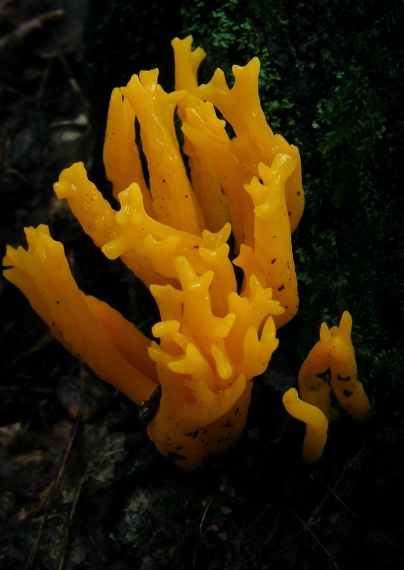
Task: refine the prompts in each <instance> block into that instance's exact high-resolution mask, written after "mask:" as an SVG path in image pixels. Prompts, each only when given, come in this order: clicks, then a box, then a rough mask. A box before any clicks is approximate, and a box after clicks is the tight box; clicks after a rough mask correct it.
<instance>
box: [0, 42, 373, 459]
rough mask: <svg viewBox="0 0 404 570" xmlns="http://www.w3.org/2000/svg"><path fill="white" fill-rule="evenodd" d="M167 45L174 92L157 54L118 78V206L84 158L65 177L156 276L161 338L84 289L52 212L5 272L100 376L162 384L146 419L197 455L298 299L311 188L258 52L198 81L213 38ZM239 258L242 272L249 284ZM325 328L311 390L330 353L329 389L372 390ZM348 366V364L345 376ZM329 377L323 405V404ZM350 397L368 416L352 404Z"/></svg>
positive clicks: (108, 163) (241, 407)
mask: <svg viewBox="0 0 404 570" xmlns="http://www.w3.org/2000/svg"><path fill="white" fill-rule="evenodd" d="M172 45H173V48H174V55H175V91H173V92H172V93H166V92H165V91H164V90H163V88H162V87H161V86H160V85H159V84H158V70H157V69H155V70H152V71H142V72H140V73H139V75H134V76H133V77H132V78H131V79H130V81H129V83H128V84H127V86H126V87H121V88H116V89H114V91H113V92H112V96H111V102H110V107H109V112H108V121H107V129H106V138H105V146H104V164H105V170H106V175H107V178H108V180H110V181H111V182H112V185H113V192H114V196H115V198H116V199H117V201H118V202H119V206H120V207H119V209H118V210H115V209H114V208H113V207H112V206H111V204H110V203H109V202H108V201H107V200H105V199H104V198H103V196H102V195H101V193H100V192H99V191H98V189H97V188H96V187H95V185H94V184H93V183H91V182H90V181H89V180H88V178H87V173H86V170H85V168H84V165H83V164H82V163H76V164H73V165H72V166H71V167H70V168H67V169H65V170H63V172H62V173H61V175H60V178H59V181H58V182H57V183H56V184H55V192H56V194H57V196H58V198H60V199H62V198H65V199H67V202H68V204H69V207H70V209H71V211H72V212H73V214H74V215H75V216H76V218H77V219H78V220H79V222H80V224H81V225H82V227H83V230H84V231H85V232H86V233H87V234H88V235H89V236H90V237H91V238H92V240H93V241H94V243H95V244H96V245H97V246H98V247H100V248H101V250H102V251H103V253H104V254H105V256H106V257H107V258H108V259H117V258H120V259H121V260H122V261H123V263H125V264H126V266H127V267H128V268H129V269H131V270H132V271H133V272H134V274H135V275H136V276H137V277H138V278H139V279H141V280H142V281H143V283H145V285H146V286H147V287H149V288H150V291H151V293H152V295H153V297H154V298H155V300H156V303H157V305H158V308H159V310H160V315H161V321H160V322H158V323H156V324H155V325H154V327H153V329H152V332H153V335H154V337H155V338H156V339H158V341H159V342H155V341H150V340H149V339H148V338H147V337H146V336H145V335H143V334H142V333H141V332H140V331H139V330H138V329H137V328H136V327H135V326H134V325H133V324H132V323H130V322H128V321H127V320H126V319H125V318H124V317H123V316H122V315H121V314H120V313H118V312H117V311H115V310H114V309H113V308H112V307H110V306H109V305H108V304H106V303H104V302H103V301H100V300H98V299H96V298H95V297H92V296H90V295H85V294H84V293H83V292H81V291H80V290H79V288H78V286H77V284H76V282H75V281H74V278H73V276H72V274H71V271H70V268H69V265H68V262H67V260H66V257H65V253H64V249H63V246H62V244H61V243H60V242H57V241H54V240H53V239H52V238H51V236H50V234H49V229H48V227H47V226H44V225H41V226H39V227H37V228H32V227H30V228H26V230H25V231H26V236H27V242H28V248H27V250H25V249H23V248H22V247H19V248H18V249H14V248H12V247H8V249H7V254H6V256H5V258H4V264H5V265H6V266H7V267H8V269H6V270H5V272H4V274H5V276H6V278H7V279H8V280H9V281H11V282H12V283H14V284H15V285H16V286H17V287H19V288H20V289H21V290H22V291H23V293H24V294H25V295H26V296H27V297H28V299H29V301H30V303H31V305H32V306H33V308H34V309H35V310H36V312H37V313H38V314H39V315H40V316H41V317H42V319H43V320H44V321H45V322H46V323H47V325H48V326H49V328H50V330H51V331H52V333H53V334H54V336H55V337H56V339H57V340H59V341H60V342H61V343H62V344H63V345H64V346H65V347H66V348H67V349H68V350H69V351H71V352H72V353H73V354H75V355H76V356H77V357H78V358H80V359H82V360H83V361H84V362H86V363H87V364H88V366H90V367H91V368H92V369H93V370H94V372H95V373H96V374H97V375H98V376H99V377H100V378H102V379H103V380H105V381H107V382H109V383H111V384H113V385H114V386H115V387H116V388H118V389H119V390H121V391H122V392H124V393H125V394H126V395H127V396H128V397H129V398H131V399H132V400H133V401H134V402H136V403H138V404H140V403H141V402H143V401H145V400H148V399H149V398H150V396H151V395H152V393H153V392H154V391H155V390H156V388H157V387H158V386H159V385H160V386H161V390H162V396H161V401H160V405H159V408H158V412H157V414H156V416H155V418H154V419H153V420H152V421H151V423H150V424H149V427H148V434H149V436H150V438H151V440H152V441H153V442H154V443H155V445H156V447H157V448H158V450H159V451H160V452H161V453H162V454H163V455H165V456H169V457H171V458H173V459H174V460H175V461H176V463H177V464H178V465H180V466H182V467H184V468H186V469H192V468H194V467H196V466H198V465H200V464H201V463H202V462H203V461H204V460H205V459H206V458H207V457H209V456H210V455H212V454H215V453H218V452H221V451H224V450H226V449H229V448H230V447H231V446H232V445H233V444H234V443H235V441H236V440H237V438H238V437H239V436H240V434H241V433H242V430H243V427H244V424H245V421H246V415H247V411H248V406H249V402H250V394H251V386H252V379H253V377H254V376H257V375H259V374H261V373H263V372H264V371H265V369H266V368H267V366H268V363H269V360H270V358H271V355H272V353H273V351H274V350H275V349H276V347H277V345H278V340H277V338H276V330H277V328H279V327H281V326H282V325H284V324H285V323H287V322H288V321H289V320H290V319H291V318H292V317H293V316H294V315H295V314H296V311H297V307H298V295H297V281H296V273H295V268H294V262H293V254H292V244H291V233H292V231H293V230H294V229H295V228H296V226H297V224H298V223H299V220H300V217H301V215H302V212H303V208H304V195H303V189H302V183H301V166H300V157H299V151H298V149H297V148H296V147H295V146H293V145H289V144H288V143H287V142H286V140H285V139H284V138H283V137H282V136H281V135H279V134H276V135H275V134H273V132H272V130H271V129H270V127H269V126H268V124H267V122H266V120H265V116H264V113H263V111H262V109H261V106H260V100H259V95H258V76H259V60H258V59H257V58H254V59H252V60H251V61H250V62H249V63H248V64H247V65H246V66H244V67H239V66H234V67H233V73H234V79H235V80H234V86H233V87H232V88H231V89H230V88H229V87H228V85H227V83H226V80H225V77H224V74H223V72H222V71H221V70H220V69H218V70H216V72H215V74H214V75H213V77H212V79H211V81H210V82H209V83H207V84H205V85H198V82H197V71H198V68H199V65H200V63H201V61H202V60H203V58H204V57H205V53H204V51H203V50H202V49H201V48H197V49H195V50H192V49H191V46H192V38H191V37H188V38H186V39H184V40H180V39H175V40H173V42H172ZM217 111H218V112H219V114H220V116H221V117H223V118H224V119H221V118H219V117H218V116H217ZM175 115H177V116H178V117H179V120H180V122H181V130H182V134H183V139H184V143H183V148H182V149H180V146H179V142H178V138H177V133H176V128H175ZM226 121H227V123H228V124H229V125H231V128H232V130H233V133H234V136H231V137H230V136H229V134H228V129H227V128H226ZM137 133H140V139H141V146H142V151H143V153H144V156H145V158H146V161H147V170H148V177H147V180H146V179H145V176H144V172H143V171H144V169H143V166H142V159H141V156H140V154H139V149H138V147H137V145H136V142H135V141H136V138H137ZM183 154H185V155H186V157H187V163H188V171H189V172H190V177H189V176H188V174H187V168H186V166H185V164H184V160H183ZM231 233H232V235H233V240H234V243H235V251H234V253H235V255H236V257H235V259H233V261H231V260H230V257H229V254H230V248H229V245H228V242H229V238H230V235H231ZM233 264H234V265H236V266H237V267H239V268H241V269H242V271H243V275H244V277H243V283H242V285H241V288H240V287H239V288H238V285H237V283H236V277H235V271H234V267H233ZM327 334H328V336H327ZM322 335H323V337H324V339H323V338H322V340H321V342H323V344H324V345H326V349H324V350H323V345H321V347H320V348H316V347H317V345H316V347H315V348H314V349H313V351H312V353H313V354H312V353H310V355H312V356H310V355H309V358H308V361H306V363H305V364H304V365H303V368H302V370H303V372H302V377H303V380H302V383H301V384H300V390H301V393H302V395H303V392H304V390H306V391H307V390H308V391H309V392H310V394H311V392H312V391H313V390H312V386H311V385H310V383H313V378H316V377H315V376H313V373H317V372H321V371H322V369H323V368H324V366H323V363H324V365H325V364H327V365H329V366H330V367H331V371H332V374H334V368H335V371H336V372H335V373H336V374H337V377H336V378H337V379H336V380H335V383H334V380H333V388H334V390H335V391H336V393H337V395H338V394H342V395H341V402H342V403H344V401H345V400H346V399H347V391H349V392H350V393H352V395H353V396H352V398H351V399H350V400H348V401H349V402H351V401H352V402H353V399H356V398H358V399H359V398H360V397H363V396H359V393H360V388H359V387H358V383H357V382H356V380H355V377H354V372H353V371H352V370H350V369H349V370H348V369H347V370H345V369H346V366H342V367H341V366H340V365H339V363H340V361H341V359H342V360H344V358H345V353H344V351H345V352H346V351H348V352H349V351H351V350H352V345H351V344H350V342H345V340H346V339H345V337H344V340H343V341H341V342H340V338H339V336H338V334H336V333H335V332H334V329H331V331H328V329H327V331H325V329H322ZM344 343H345V344H344ZM327 351H328V352H327ZM326 352H327V354H328V355H329V356H328V357H326V356H324V355H325V353H326ZM349 355H350V357H351V352H350V353H349ZM323 356H324V358H323ZM318 358H319V359H320V360H321V366H320V367H319V368H318V366H317V360H318ZM313 360H314V361H315V364H314V367H313V366H312V364H311V362H312V361H313ZM323 361H324V362H323ZM307 363H308V364H307ZM334 364H335V366H334ZM340 371H342V372H341V374H342V375H343V376H344V377H340V378H338V375H339V374H340ZM345 373H346V375H345ZM348 375H349V380H348V379H347V378H348ZM333 378H334V376H333ZM315 382H317V380H315ZM318 382H320V383H321V381H320V380H319V381H318ZM320 383H319V384H316V386H317V387H318V390H317V391H316V395H317V396H319V397H318V398H317V399H316V402H315V405H316V406H318V407H319V408H320V409H321V410H322V412H321V413H323V412H324V413H325V414H326V415H327V402H326V396H325V395H324V394H325V391H326V389H325V388H324V387H323V386H322V385H321V384H320ZM341 383H344V389H342V390H341V389H340V388H339V386H340V384H341ZM359 386H360V385H359ZM323 392H324V394H323ZM320 393H321V397H320ZM303 397H304V395H303ZM344 398H345V400H344ZM319 400H321V405H320V404H319ZM287 407H288V406H287ZM346 408H347V409H348V410H349V411H351V412H352V415H353V416H354V417H355V416H357V412H356V411H355V410H356V408H355V406H352V407H350V403H348V404H347V406H346ZM291 413H292V415H294V414H293V412H292V411H291ZM300 419H304V418H300Z"/></svg>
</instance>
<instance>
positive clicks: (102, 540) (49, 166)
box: [0, 0, 404, 570]
mask: <svg viewBox="0 0 404 570" xmlns="http://www.w3.org/2000/svg"><path fill="white" fill-rule="evenodd" d="M62 7H63V8H64V10H65V11H64V12H59V11H58V10H59V9H60V8H62ZM85 8H86V3H85V2H74V1H70V2H60V3H59V2H57V1H54V2H50V1H45V0H43V1H42V0H29V1H25V2H23V1H20V2H19V1H17V0H15V1H12V0H0V76H1V79H2V81H1V85H0V101H1V116H0V125H1V135H0V136H1V139H0V243H1V254H2V255H3V254H4V251H5V244H7V243H11V244H13V245H17V244H19V243H23V228H24V226H27V225H37V224H39V223H47V224H49V225H50V226H51V232H52V235H53V236H54V237H55V238H56V239H59V240H61V241H62V242H63V243H64V245H65V248H66V252H67V255H68V257H69V261H70V262H71V264H72V267H73V270H74V272H75V275H76V277H77V280H78V282H79V283H80V286H81V287H82V288H83V289H84V290H86V292H88V293H91V294H94V295H96V296H99V297H101V298H103V299H104V300H107V301H111V302H114V303H115V305H114V306H116V307H117V308H118V309H120V310H122V311H123V312H125V314H126V315H127V316H129V317H131V318H133V319H134V320H135V321H136V322H137V324H142V325H143V327H144V329H145V330H148V329H149V328H150V324H151V323H152V322H153V318H154V311H155V309H154V307H153V304H152V302H151V301H150V299H149V297H148V296H147V295H146V292H145V291H144V290H143V288H142V287H140V286H139V285H136V284H135V283H134V281H133V278H132V277H131V276H128V275H127V273H126V271H125V270H124V269H123V268H122V267H121V266H120V265H119V264H110V263H109V262H108V263H107V262H106V261H105V259H103V257H102V255H101V254H99V253H98V252H97V251H96V248H95V247H94V246H93V245H92V244H91V243H90V242H89V240H88V239H87V238H86V237H85V236H84V235H83V234H82V232H81V229H80V227H79V226H78V224H77V223H76V222H75V220H74V219H73V218H72V217H71V215H70V214H69V212H68V211H67V209H66V208H65V206H64V205H63V204H60V203H59V202H58V201H57V200H55V199H54V198H53V196H52V184H53V182H54V181H55V180H57V177H58V174H59V171H60V169H61V168H63V167H65V166H68V165H69V164H71V163H72V162H74V161H76V160H82V161H84V162H86V163H87V164H88V166H89V167H91V165H92V163H93V162H94V176H95V177H97V176H99V172H100V171H101V168H100V156H99V155H97V156H95V152H94V149H97V138H96V137H95V135H94V128H92V109H93V108H94V105H95V103H94V101H93V100H92V99H91V98H90V93H93V87H91V88H89V89H88V90H86V89H84V88H83V87H82V84H83V83H85V82H86V73H85V64H86V59H85V58H86V55H85V52H84V50H83V21H84V17H85ZM172 35H175V33H174V34H172ZM143 67H147V65H144V66H143ZM137 71H138V69H134V70H133V72H137ZM92 96H93V95H91V97H92ZM94 141H95V142H94ZM97 152H98V151H97ZM106 191H108V188H106ZM140 305H141V308H139V306H140ZM0 326H1V340H0V342H1V344H0V346H1V351H2V354H1V361H0V365H1V381H0V525H1V526H0V568H2V569H23V568H24V569H30V568H32V569H47V570H48V569H66V570H73V569H75V568H83V569H104V568H105V569H107V568H108V569H116V570H118V569H119V570H124V569H131V570H132V569H140V570H146V569H147V570H151V569H153V570H157V569H164V568H167V569H176V570H190V569H200V570H215V569H217V570H224V569H232V570H237V569H240V570H241V569H243V570H246V569H256V568H258V569H278V568H279V569H288V570H290V569H299V570H303V569H307V570H312V569H313V568H319V569H335V570H337V569H339V570H345V569H349V568H355V567H356V568H367V569H368V570H372V569H374V570H378V569H380V568H383V569H384V570H395V569H398V568H402V567H404V550H403V540H404V520H403V514H402V513H403V508H404V501H403V494H404V485H403V475H404V470H403V465H404V462H403V459H404V457H403V455H404V452H403V449H404V446H403V434H404V419H403V410H404V390H403V388H402V384H401V388H400V385H399V384H398V387H397V385H396V386H395V389H394V391H393V390H391V389H389V387H388V386H386V387H385V390H386V391H385V393H384V394H383V395H382V396H381V397H379V398H378V399H377V400H376V401H374V402H373V405H374V414H373V417H372V419H371V420H370V421H369V422H368V423H367V424H366V425H358V424H357V423H355V422H353V421H352V420H351V419H349V418H348V417H346V416H344V415H343V414H341V416H340V418H339V419H338V420H337V421H336V422H335V423H334V424H332V426H331V429H330V434H329V441H328V443H327V447H326V450H325V453H324V456H323V458H322V459H321V461H320V462H319V463H318V465H317V466H316V467H308V466H306V465H305V464H304V463H303V462H302V461H301V456H300V450H301V444H302V438H303V434H304V427H303V426H302V425H301V424H300V423H298V422H296V421H295V420H292V419H291V418H290V417H288V416H287V414H286V413H285V411H284V410H283V406H282V403H281V396H282V394H283V392H284V391H285V390H286V389H287V388H289V387H290V386H292V385H295V384H296V379H295V377H294V373H295V371H293V370H290V369H289V367H288V365H287V363H286V362H285V361H284V360H283V358H282V355H280V356H277V357H275V359H274V362H273V363H271V366H270V369H269V370H268V371H267V373H266V374H264V375H263V376H262V377H260V378H257V379H256V381H255V385H254V390H253V395H252V404H251V409H250V414H249V418H248V424H247V428H246V430H245V433H244V435H243V437H242V439H241V440H240V441H239V443H238V444H237V446H236V447H235V448H234V449H233V450H232V451H231V452H229V453H228V454H226V455H224V456H220V457H217V458H216V459H215V460H214V461H212V462H211V463H210V464H209V465H206V466H204V467H202V468H200V469H198V470H196V471H194V472H191V473H187V472H184V471H182V470H180V469H179V468H177V467H175V466H174V465H172V464H170V463H169V462H168V461H167V460H165V459H164V458H162V457H161V456H160V455H159V454H158V453H157V452H156V450H155V449H154V446H153V445H152V444H151V443H150V442H149V440H148V438H147V434H146V429H145V425H144V421H142V417H140V415H139V410H138V408H137V407H136V406H135V405H134V404H132V403H131V402H129V401H128V400H127V399H126V398H125V397H124V396H122V395H121V394H119V393H117V392H115V391H114V390H113V389H112V388H110V387H109V386H105V385H104V384H102V383H101V382H100V381H99V380H98V379H97V378H94V376H93V374H92V373H91V371H89V370H88V369H87V368H86V367H85V366H84V365H83V364H81V363H80V362H78V361H77V360H76V359H74V358H73V357H72V356H71V355H69V354H68V353H66V352H65V351H64V350H63V348H62V347H61V346H59V345H58V344H57V343H56V342H55V341H54V340H53V338H52V337H51V336H50V334H49V333H48V331H47V329H46V327H45V326H44V325H43V324H42V322H41V321H40V320H39V318H38V317H37V316H36V315H35V314H34V312H33V311H32V309H31V307H30V306H29V304H28V302H27V301H26V299H25V298H24V297H23V295H22V294H21V293H20V292H19V291H18V290H17V289H16V288H15V287H13V286H12V285H11V284H9V283H8V282H6V281H5V280H4V279H2V280H1V281H0ZM380 381H381V382H382V381H383V378H380ZM375 393H378V394H380V390H379V391H378V392H375ZM371 394H372V390H371ZM84 420H85V421H84Z"/></svg>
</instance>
